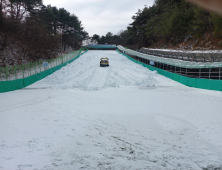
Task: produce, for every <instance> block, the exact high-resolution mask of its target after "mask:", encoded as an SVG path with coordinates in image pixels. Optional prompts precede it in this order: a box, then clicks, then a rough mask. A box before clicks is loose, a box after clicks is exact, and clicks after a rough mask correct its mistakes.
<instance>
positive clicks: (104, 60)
mask: <svg viewBox="0 0 222 170" xmlns="http://www.w3.org/2000/svg"><path fill="white" fill-rule="evenodd" d="M108 66H109V59H108V58H101V59H100V67H108Z"/></svg>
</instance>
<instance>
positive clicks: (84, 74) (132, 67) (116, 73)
mask: <svg viewBox="0 0 222 170" xmlns="http://www.w3.org/2000/svg"><path fill="white" fill-rule="evenodd" d="M101 57H108V58H109V62H110V66H109V67H99V62H100V58H101ZM41 83H43V84H45V83H46V84H47V85H48V86H50V87H51V88H53V89H71V88H79V89H82V90H101V89H104V88H107V87H121V86H141V87H151V86H182V85H180V84H179V83H176V82H173V81H171V80H169V79H167V78H165V77H163V76H161V75H159V74H158V73H157V72H156V71H150V70H148V69H147V68H144V67H143V66H141V65H139V64H135V63H133V62H132V61H130V60H128V59H127V58H126V57H124V56H123V55H121V54H118V53H117V52H116V51H89V52H87V53H86V54H84V55H83V56H81V57H80V58H79V59H78V60H76V61H75V62H73V63H71V64H69V65H67V66H66V67H64V68H62V69H61V70H59V71H57V72H56V74H52V75H50V76H48V77H47V78H46V79H44V80H42V81H41Z"/></svg>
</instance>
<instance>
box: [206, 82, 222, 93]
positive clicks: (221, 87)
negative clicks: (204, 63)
mask: <svg viewBox="0 0 222 170" xmlns="http://www.w3.org/2000/svg"><path fill="white" fill-rule="evenodd" d="M209 89H210V90H217V91H222V80H209Z"/></svg>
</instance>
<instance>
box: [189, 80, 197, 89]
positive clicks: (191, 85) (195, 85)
mask: <svg viewBox="0 0 222 170" xmlns="http://www.w3.org/2000/svg"><path fill="white" fill-rule="evenodd" d="M188 86H189V87H197V79H195V78H188Z"/></svg>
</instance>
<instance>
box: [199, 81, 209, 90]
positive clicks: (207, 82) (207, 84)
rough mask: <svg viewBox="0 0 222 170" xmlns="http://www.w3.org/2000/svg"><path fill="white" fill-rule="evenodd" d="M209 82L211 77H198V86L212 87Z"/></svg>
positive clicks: (203, 87)
mask: <svg viewBox="0 0 222 170" xmlns="http://www.w3.org/2000/svg"><path fill="white" fill-rule="evenodd" d="M209 83H210V82H209V79H197V88H200V89H210V88H209Z"/></svg>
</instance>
